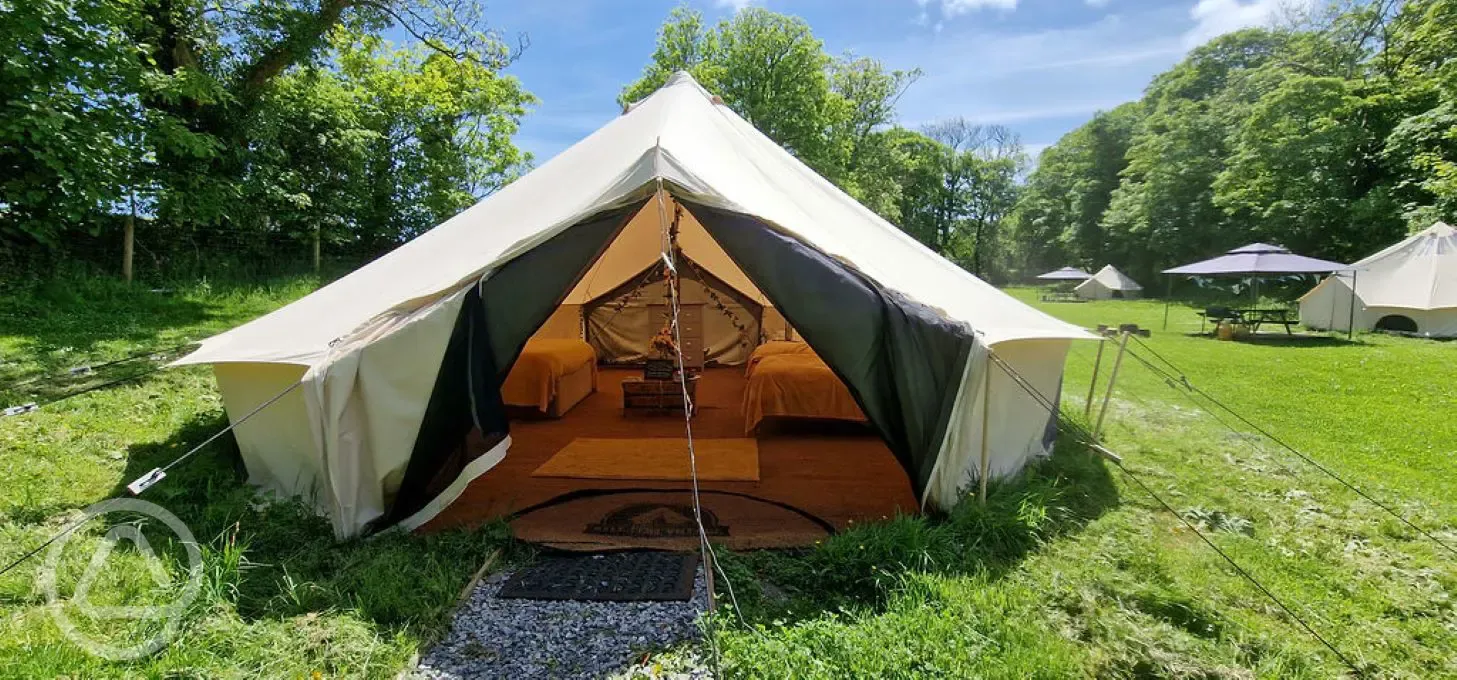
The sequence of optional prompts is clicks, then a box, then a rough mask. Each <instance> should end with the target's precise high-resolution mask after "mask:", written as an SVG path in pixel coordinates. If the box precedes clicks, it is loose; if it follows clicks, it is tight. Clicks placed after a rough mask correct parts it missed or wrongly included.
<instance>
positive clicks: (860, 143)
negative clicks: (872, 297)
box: [619, 7, 1028, 278]
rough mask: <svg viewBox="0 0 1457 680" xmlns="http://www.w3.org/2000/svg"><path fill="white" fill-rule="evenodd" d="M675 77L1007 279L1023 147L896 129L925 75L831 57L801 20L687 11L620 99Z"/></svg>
mask: <svg viewBox="0 0 1457 680" xmlns="http://www.w3.org/2000/svg"><path fill="white" fill-rule="evenodd" d="M680 70H683V71H688V72H690V73H692V74H693V76H694V78H696V79H697V80H698V81H699V82H700V83H702V84H703V86H704V87H706V88H707V89H708V90H710V91H712V92H713V93H715V94H717V95H718V96H719V97H721V98H722V99H723V100H724V103H725V104H726V105H728V106H729V107H731V108H733V109H734V110H735V111H736V112H738V113H739V114H740V115H742V116H743V117H744V118H745V119H747V120H748V121H749V122H751V123H753V124H754V125H755V126H756V127H758V128H759V129H760V130H762V131H763V132H764V133H765V134H767V135H768V136H769V137H771V138H772V139H774V140H775V141H776V142H779V143H780V144H782V145H783V146H784V147H785V148H787V149H789V151H790V152H792V153H794V154H795V155H796V156H797V157H799V158H800V159H801V160H803V161H804V162H805V163H806V164H807V165H809V166H810V167H812V168H814V169H815V170H816V171H818V172H819V173H820V174H822V175H824V176H825V177H826V178H828V179H829V180H830V181H832V182H835V183H836V184H837V185H839V186H840V187H842V188H843V189H845V190H846V191H847V192H849V193H850V194H851V195H853V196H854V197H855V198H857V199H858V200H860V202H862V203H864V204H865V205H866V206H868V207H869V208H871V209H872V210H875V211H876V212H877V213H879V214H880V215H882V216H883V217H885V218H886V219H888V220H890V221H891V222H892V223H895V224H898V225H900V226H901V227H902V228H903V229H905V230H906V231H907V232H909V233H910V234H911V235H913V236H915V237H916V238H917V239H919V240H921V241H922V242H923V243H925V244H927V245H928V246H930V247H931V248H933V249H935V250H936V251H937V252H940V253H942V254H944V255H946V256H948V257H950V258H951V259H953V260H955V261H957V262H959V263H960V264H961V265H962V266H964V267H966V268H968V269H970V270H971V271H973V272H976V273H978V274H981V275H983V276H989V277H992V278H1001V277H1002V276H1003V274H1004V272H1005V269H1006V268H1005V264H1006V263H1007V262H1008V261H1009V258H1008V253H1004V252H1003V251H1004V248H1003V242H1004V240H1005V239H1004V235H1003V225H1005V224H1006V223H1007V222H1008V218H1009V216H1010V215H1011V213H1012V210H1013V208H1014V207H1015V205H1016V202H1017V196H1018V192H1019V186H1018V184H1019V181H1020V179H1021V177H1022V175H1023V174H1025V171H1026V169H1027V162H1028V159H1027V156H1026V154H1025V153H1024V150H1023V146H1022V143H1021V141H1020V140H1019V139H1018V137H1017V135H1016V134H1015V133H1013V132H1012V131H1011V130H1008V129H1007V128H1005V127H1001V126H983V125H975V124H972V123H969V122H967V121H966V120H965V119H960V118H953V119H948V120H944V121H940V122H937V123H934V124H931V125H928V126H926V127H924V128H923V129H921V130H907V129H904V128H901V127H899V126H897V125H896V102H897V101H898V100H899V99H900V97H901V95H902V94H903V93H904V92H905V90H906V88H908V87H910V86H912V85H913V84H914V83H915V81H916V79H917V78H919V77H920V75H921V73H920V71H917V70H911V71H898V70H892V69H887V68H886V67H885V66H884V65H883V64H881V63H880V62H879V61H877V60H875V59H872V58H869V57H863V56H856V55H849V54H847V55H842V56H835V55H831V54H829V53H827V52H826V51H825V49H824V45H823V43H821V42H820V41H819V40H818V39H816V38H815V37H814V34H813V32H812V31H811V30H810V27H809V25H808V24H806V23H805V22H804V20H802V19H799V18H797V17H792V16H786V15H782V14H776V13H774V12H770V11H768V10H765V9H762V8H754V7H750V8H747V9H744V10H741V11H739V12H737V13H735V14H734V15H733V17H732V18H729V19H725V20H723V21H720V22H718V23H717V24H716V25H712V26H710V25H708V24H707V23H706V22H705V21H704V18H703V16H702V14H700V13H698V12H696V11H693V10H690V9H686V8H680V9H677V10H674V11H673V12H672V13H671V14H670V15H669V17H668V20H667V21H666V22H665V23H664V24H663V26H662V28H661V30H660V31H659V35H658V43H657V47H656V49H655V50H654V52H653V55H652V59H651V61H650V62H649V63H648V65H647V67H646V68H645V69H644V71H643V75H642V77H641V78H640V79H638V80H637V81H636V82H633V83H631V84H629V85H628V86H627V87H625V88H623V91H622V94H621V96H620V97H619V99H620V100H621V103H623V104H626V103H629V102H632V101H636V100H638V99H641V98H642V97H645V96H647V95H648V94H651V93H652V92H653V90H655V89H657V88H658V87H660V86H661V85H662V84H663V83H665V82H667V80H668V78H669V77H670V76H671V75H672V74H673V73H675V72H677V71H680Z"/></svg>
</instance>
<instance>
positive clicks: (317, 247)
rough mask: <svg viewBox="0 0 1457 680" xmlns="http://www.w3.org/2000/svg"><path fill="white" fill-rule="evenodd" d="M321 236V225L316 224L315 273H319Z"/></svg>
mask: <svg viewBox="0 0 1457 680" xmlns="http://www.w3.org/2000/svg"><path fill="white" fill-rule="evenodd" d="M319 237H320V229H319V225H317V224H315V225H314V273H315V274H317V273H319V241H320V238H319Z"/></svg>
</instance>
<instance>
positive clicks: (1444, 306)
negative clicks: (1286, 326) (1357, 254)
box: [1300, 222, 1457, 337]
mask: <svg viewBox="0 0 1457 680" xmlns="http://www.w3.org/2000/svg"><path fill="white" fill-rule="evenodd" d="M1353 291H1354V298H1355V299H1354V300H1353V299H1352V296H1353ZM1300 321H1301V322H1302V323H1304V324H1305V325H1306V326H1307V327H1310V328H1314V329H1317V330H1337V331H1345V330H1351V328H1352V325H1353V322H1354V326H1355V330H1371V329H1373V328H1383V329H1388V330H1402V331H1408V332H1412V333H1416V334H1419V335H1424V336H1427V337H1457V229H1454V228H1453V227H1451V226H1449V225H1447V224H1443V223H1441V222H1438V223H1436V224H1434V225H1432V226H1431V227H1428V228H1426V229H1424V230H1422V231H1421V232H1418V233H1416V234H1413V235H1412V236H1410V237H1409V238H1407V239H1405V240H1403V241H1401V242H1400V243H1397V244H1395V245H1393V246H1391V247H1389V248H1387V249H1385V250H1382V251H1381V252H1379V253H1376V254H1375V255H1372V256H1370V257H1368V258H1366V259H1364V260H1361V261H1359V262H1356V263H1354V264H1352V265H1351V266H1350V269H1349V271H1342V272H1338V273H1336V274H1335V275H1333V276H1330V277H1329V278H1327V279H1326V280H1324V281H1322V282H1320V284H1319V285H1317V286H1316V287H1315V288H1313V289H1311V291H1310V292H1309V293H1306V294H1305V296H1304V297H1302V298H1300Z"/></svg>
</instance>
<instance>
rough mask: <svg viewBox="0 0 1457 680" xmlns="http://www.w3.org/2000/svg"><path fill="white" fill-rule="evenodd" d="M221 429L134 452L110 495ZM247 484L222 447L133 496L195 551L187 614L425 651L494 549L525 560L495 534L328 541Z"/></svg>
mask: <svg viewBox="0 0 1457 680" xmlns="http://www.w3.org/2000/svg"><path fill="white" fill-rule="evenodd" d="M226 426H227V420H226V418H225V417H223V416H221V415H218V416H214V417H206V418H198V419H195V420H193V421H191V422H189V423H187V424H185V425H184V426H183V427H181V428H179V429H178V430H177V431H176V432H175V433H173V435H172V436H171V437H170V438H169V439H168V440H166V441H163V442H154V443H148V444H138V445H134V446H132V447H131V448H130V450H129V451H128V458H127V460H128V465H127V469H126V471H125V476H124V479H123V481H122V483H121V484H120V485H118V487H117V488H116V489H115V490H114V491H113V495H116V496H125V495H127V493H128V492H127V490H126V488H125V484H126V483H128V482H130V481H131V480H133V479H136V478H137V477H140V476H142V475H143V474H146V473H147V472H148V471H150V470H152V469H153V468H158V467H163V466H165V465H167V464H168V463H170V462H172V461H173V460H175V459H176V458H177V457H178V456H180V455H182V454H183V453H185V452H187V451H188V450H189V449H191V448H192V447H193V446H196V445H197V444H199V443H201V442H203V441H205V440H206V439H207V438H208V437H209V436H212V435H213V434H214V433H216V432H218V431H219V430H221V429H222V428H224V427H226ZM245 479H246V474H245V472H244V470H243V466H242V464H241V462H240V457H239V455H238V450H237V446H236V443H235V442H234V440H233V438H232V437H231V436H227V435H225V436H223V437H220V438H219V439H218V440H217V442H214V443H213V444H211V445H209V446H208V447H207V448H206V449H204V450H203V451H201V452H199V453H198V454H197V455H196V456H195V457H193V458H191V459H189V460H188V461H186V462H184V463H182V464H181V465H179V466H177V467H176V468H174V469H173V470H172V471H169V472H168V476H167V478H166V479H165V480H164V481H162V482H161V483H159V484H157V485H156V486H154V487H152V488H150V489H148V490H147V491H145V492H144V493H143V494H142V496H141V497H142V498H143V499H144V500H148V501H151V502H153V503H156V504H158V505H160V506H162V507H164V508H166V509H167V510H169V511H170V512H172V513H174V514H176V515H177V517H178V518H179V519H181V520H182V521H183V522H184V523H185V524H186V525H187V526H188V527H189V528H190V529H191V531H192V533H193V534H194V536H195V537H196V539H197V541H198V543H199V544H200V545H201V547H202V554H203V572H204V581H203V588H202V591H201V592H202V597H200V598H199V600H198V604H196V605H194V608H195V609H201V610H204V611H205V610H207V609H208V608H210V607H213V606H217V605H220V604H226V605H230V606H231V607H233V608H234V609H235V610H236V611H237V612H238V614H239V615H240V616H241V617H242V618H243V619H245V620H257V619H289V618H293V617H300V616H309V615H313V614H318V613H322V612H340V611H345V612H351V613H353V614H355V615H357V616H358V617H359V618H361V619H362V620H364V621H366V622H369V623H372V624H374V625H376V626H378V627H379V630H378V632H379V634H380V635H382V636H389V635H393V634H398V633H404V632H406V631H413V634H415V635H421V636H422V637H423V638H424V639H426V640H429V639H431V638H433V637H435V636H436V635H438V634H440V633H441V632H443V631H444V630H445V629H446V627H447V626H448V625H449V614H450V612H451V610H452V608H453V607H454V605H455V602H456V599H457V597H458V596H459V594H460V591H461V589H462V588H463V587H464V585H465V584H466V581H467V580H468V579H469V578H470V576H471V574H473V573H474V572H475V571H476V569H477V568H478V567H479V566H480V565H481V563H482V561H483V560H484V559H485V558H486V557H487V556H488V555H490V554H491V553H492V552H493V551H495V550H497V549H501V550H502V551H503V552H502V558H503V559H502V560H501V562H498V564H504V563H506V562H509V561H513V560H516V559H519V558H520V557H521V555H522V551H524V548H523V547H522V546H520V545H518V544H516V543H514V542H513V541H511V539H510V534H509V530H508V529H507V528H506V527H505V525H487V526H485V527H481V528H478V529H475V530H470V531H466V530H457V531H444V532H438V533H433V534H430V535H416V534H407V533H404V532H385V533H382V534H379V535H377V536H373V537H369V538H363V539H351V540H346V541H338V540H336V539H335V537H334V532H333V529H332V527H331V525H330V523H329V521H328V520H326V519H324V518H322V517H320V516H318V515H317V514H315V513H314V512H313V511H312V510H311V509H310V508H307V507H305V506H304V505H303V504H302V503H299V502H294V501H279V502H273V503H260V502H259V498H260V496H259V494H258V493H257V491H256V489H255V488H254V487H252V486H250V485H249V484H247V482H246V481H245ZM173 552H176V551H173Z"/></svg>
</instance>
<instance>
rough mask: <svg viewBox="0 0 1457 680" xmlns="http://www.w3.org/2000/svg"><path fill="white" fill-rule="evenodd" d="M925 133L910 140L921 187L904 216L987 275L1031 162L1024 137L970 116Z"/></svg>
mask: <svg viewBox="0 0 1457 680" xmlns="http://www.w3.org/2000/svg"><path fill="white" fill-rule="evenodd" d="M923 132H924V134H925V137H924V138H923V140H908V141H910V142H911V143H912V144H913V146H912V145H911V144H908V145H907V146H906V147H905V148H907V149H911V150H912V153H913V154H915V155H914V156H913V157H914V158H915V159H916V164H915V166H914V171H915V174H913V175H911V176H910V178H909V180H910V181H909V182H908V183H907V184H908V185H909V186H911V187H915V188H916V189H917V190H916V191H912V192H908V193H906V194H905V195H904V199H905V200H903V201H902V214H903V215H909V216H910V219H908V220H907V225H906V227H907V231H909V232H910V233H911V234H912V235H915V236H916V237H917V238H918V239H920V240H921V241H922V242H923V243H925V244H926V245H927V246H929V247H930V248H931V249H932V250H935V251H936V252H938V253H941V254H943V255H948V256H951V257H954V258H957V259H961V260H964V261H965V263H966V264H967V265H969V269H970V270H971V271H972V273H974V274H977V275H978V276H984V275H986V274H987V267H988V265H989V263H990V262H991V259H992V257H993V255H994V253H995V250H996V244H997V241H998V239H999V234H1000V230H1001V228H1002V225H1003V222H1004V221H1005V220H1006V219H1007V217H1008V216H1009V215H1010V213H1011V211H1012V209H1013V207H1014V206H1015V205H1016V200H1017V191H1018V185H1017V182H1018V180H1019V177H1020V175H1021V173H1022V170H1023V169H1024V168H1025V166H1026V155H1025V154H1024V153H1023V152H1022V144H1021V141H1020V140H1019V139H1018V138H1017V135H1016V134H1015V133H1013V132H1012V131H1011V130H1009V129H1007V128H1005V127H1002V126H998V125H992V126H983V125H977V124H974V123H971V122H970V121H968V120H966V119H964V118H953V119H949V120H944V121H939V122H937V123H933V124H931V125H928V126H926V128H925V129H924V130H923ZM911 203H915V204H916V205H911Z"/></svg>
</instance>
